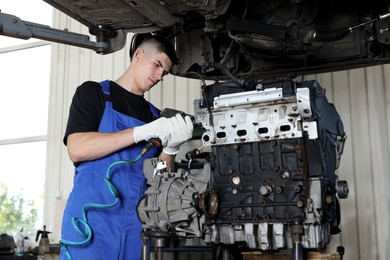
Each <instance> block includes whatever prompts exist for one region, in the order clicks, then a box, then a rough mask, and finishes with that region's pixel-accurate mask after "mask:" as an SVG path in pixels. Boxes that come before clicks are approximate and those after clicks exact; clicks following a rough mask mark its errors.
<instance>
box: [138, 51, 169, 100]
mask: <svg viewBox="0 0 390 260" xmlns="http://www.w3.org/2000/svg"><path fill="white" fill-rule="evenodd" d="M136 59H137V71H136V77H137V80H136V82H137V85H138V88H139V90H140V91H142V92H143V93H145V92H146V91H148V90H149V89H150V88H152V87H153V86H154V85H156V84H157V83H158V82H159V81H161V80H162V79H163V77H164V76H165V75H167V74H168V73H169V69H170V68H171V66H172V62H171V60H170V59H169V57H168V56H167V55H166V54H165V53H163V52H160V53H159V52H157V51H155V50H148V49H146V50H144V49H139V50H138V53H137V54H136Z"/></svg>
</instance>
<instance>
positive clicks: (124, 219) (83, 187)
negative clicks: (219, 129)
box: [61, 81, 158, 260]
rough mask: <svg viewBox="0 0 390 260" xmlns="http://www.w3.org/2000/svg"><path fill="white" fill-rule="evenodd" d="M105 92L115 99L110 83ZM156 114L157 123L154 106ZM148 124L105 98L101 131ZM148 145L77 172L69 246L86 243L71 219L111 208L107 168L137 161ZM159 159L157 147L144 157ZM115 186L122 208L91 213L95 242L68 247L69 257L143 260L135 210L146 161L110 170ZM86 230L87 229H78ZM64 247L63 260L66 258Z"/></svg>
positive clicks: (66, 235)
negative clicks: (86, 206) (99, 206)
mask: <svg viewBox="0 0 390 260" xmlns="http://www.w3.org/2000/svg"><path fill="white" fill-rule="evenodd" d="M100 84H101V86H102V89H103V92H104V93H105V94H106V95H110V83H109V81H103V82H101V83H100ZM150 109H151V111H152V113H153V115H154V116H155V117H156V118H157V117H158V112H157V109H156V108H155V107H154V106H153V105H152V104H150ZM143 124H145V123H144V122H142V121H140V120H138V119H135V118H132V117H130V116H127V115H124V114H122V113H119V112H117V111H115V110H114V109H113V108H112V102H111V101H110V100H108V99H107V98H106V103H105V110H104V114H103V117H102V120H101V123H100V126H99V130H98V131H99V132H118V131H121V130H124V129H127V128H133V127H135V126H139V125H143ZM145 145H146V142H145V141H142V142H139V143H138V144H134V145H131V147H127V148H125V149H122V150H120V151H118V152H116V153H114V154H112V155H109V156H107V157H104V158H101V159H98V160H93V161H87V162H83V163H81V164H80V165H79V166H78V167H77V168H76V169H75V177H74V186H73V190H72V192H71V194H70V195H69V199H68V203H67V206H66V209H65V211H64V217H63V223H62V239H63V240H66V241H72V242H77V241H83V240H84V239H85V237H82V236H81V235H80V234H79V233H78V232H77V230H76V229H75V227H74V225H73V223H72V221H71V220H72V218H73V217H79V218H81V217H82V215H83V207H84V205H85V204H87V203H99V204H112V203H113V202H114V201H115V197H114V196H113V195H112V193H111V192H110V190H109V188H108V185H107V183H106V182H105V180H104V179H105V177H106V172H107V168H108V167H109V166H110V164H112V163H113V162H116V161H120V160H134V159H135V158H136V157H137V156H138V155H139V154H140V152H141V150H142V148H144V147H145ZM156 156H157V148H156V147H153V148H152V149H151V150H150V151H148V152H147V153H146V154H145V155H144V156H143V159H145V158H152V157H156ZM110 172H111V175H110V176H111V181H112V183H113V184H114V186H116V188H117V190H118V192H119V203H118V204H117V205H116V206H114V207H111V208H88V209H87V211H86V212H87V220H88V224H89V225H90V227H91V229H92V238H91V242H90V243H87V244H86V245H81V246H72V245H67V246H66V247H67V249H68V252H69V253H70V255H71V257H72V259H74V260H87V259H91V260H98V259H104V260H110V259H120V260H122V259H123V260H124V259H126V260H130V259H131V260H133V259H134V260H139V259H140V257H141V249H142V240H141V231H142V225H141V223H140V222H139V220H138V217H137V212H136V206H137V204H138V201H139V200H140V198H141V197H142V196H143V195H144V192H145V189H146V180H145V177H144V174H143V160H142V159H141V160H139V161H138V162H136V163H131V164H130V163H125V164H122V163H121V164H117V165H115V166H114V167H112V168H111V171H110ZM79 228H80V229H81V230H83V227H82V226H80V227H79ZM67 258H68V257H67V255H66V253H65V252H64V250H63V248H62V249H61V259H67Z"/></svg>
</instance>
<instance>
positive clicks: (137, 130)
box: [133, 117, 173, 146]
mask: <svg viewBox="0 0 390 260" xmlns="http://www.w3.org/2000/svg"><path fill="white" fill-rule="evenodd" d="M172 128H173V123H171V122H170V118H165V117H160V118H158V119H157V120H154V121H152V122H150V123H148V124H145V125H141V126H137V127H134V131H133V132H134V142H135V143H138V142H140V141H143V140H146V141H149V139H151V138H159V139H160V140H161V145H162V146H165V145H167V142H168V138H170V136H171V132H172Z"/></svg>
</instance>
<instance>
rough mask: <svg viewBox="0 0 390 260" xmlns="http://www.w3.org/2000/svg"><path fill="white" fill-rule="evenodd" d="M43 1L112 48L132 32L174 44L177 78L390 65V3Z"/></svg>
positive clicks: (322, 0)
mask: <svg viewBox="0 0 390 260" xmlns="http://www.w3.org/2000/svg"><path fill="white" fill-rule="evenodd" d="M44 1H45V2H47V3H48V4H50V5H52V6H54V7H55V8H57V9H59V10H60V11H62V12H63V13H65V14H67V15H69V16H71V17H72V18H74V19H76V20H77V21H79V22H80V23H82V24H84V25H85V26H87V27H88V28H89V29H90V32H91V33H92V34H97V33H96V32H97V31H98V32H102V31H103V35H104V36H105V37H109V38H111V42H114V41H115V38H117V39H118V41H119V40H121V41H123V37H120V36H121V35H125V34H127V33H128V32H132V33H138V34H140V35H142V34H145V33H156V34H161V35H163V36H165V37H167V38H169V39H171V40H172V41H173V42H174V43H175V45H176V48H177V51H178V56H179V58H180V59H181V63H180V64H179V65H178V66H176V67H175V68H174V70H173V74H175V75H186V76H188V77H192V76H193V75H194V74H185V73H186V72H188V71H195V72H199V73H202V74H203V75H204V76H205V77H206V78H217V77H220V76H221V75H223V73H221V72H220V71H219V70H216V69H208V70H204V69H203V67H202V65H203V64H205V63H208V62H212V63H219V64H223V65H224V66H226V67H227V68H228V70H229V71H230V72H231V73H233V74H234V75H236V76H238V77H241V78H256V79H258V78H267V77H275V76H278V75H279V76H286V75H287V74H298V75H300V74H307V73H318V72H329V71H336V70H344V69H351V68H358V67H364V66H369V65H376V64H384V63H387V62H389V60H390V59H389V57H390V52H389V51H390V45H389V43H390V41H389V38H390V32H389V24H390V18H388V16H389V3H388V0H372V1H367V0H359V1H356V0H337V1H336V0H330V1H329V0H256V1H254V0H158V1H155V0H111V1H98V0H93V1H91V0H77V1H76V0H75V1H68V0H44ZM138 38H140V39H142V37H138Z"/></svg>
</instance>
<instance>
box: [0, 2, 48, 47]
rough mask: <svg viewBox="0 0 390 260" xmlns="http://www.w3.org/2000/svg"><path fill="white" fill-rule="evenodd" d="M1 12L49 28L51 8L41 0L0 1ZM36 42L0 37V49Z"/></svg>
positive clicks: (31, 39)
mask: <svg viewBox="0 0 390 260" xmlns="http://www.w3.org/2000/svg"><path fill="white" fill-rule="evenodd" d="M0 8H1V12H2V13H5V14H9V15H14V16H16V17H18V18H20V19H21V20H23V21H28V22H33V23H38V24H43V25H48V26H51V24H52V7H51V5H49V4H47V3H45V2H44V1H42V0H0ZM32 41H37V39H33V38H30V39H29V40H21V39H16V38H11V37H6V36H3V35H0V48H3V47H8V46H13V45H20V44H25V43H27V42H32Z"/></svg>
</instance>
